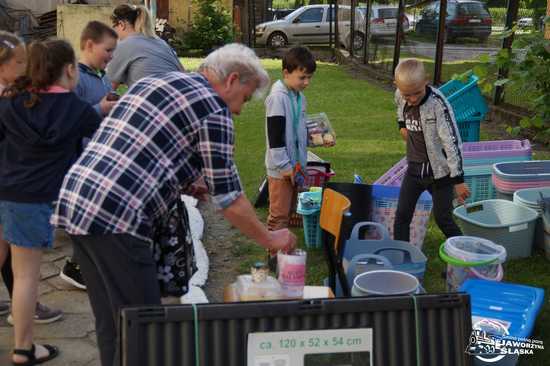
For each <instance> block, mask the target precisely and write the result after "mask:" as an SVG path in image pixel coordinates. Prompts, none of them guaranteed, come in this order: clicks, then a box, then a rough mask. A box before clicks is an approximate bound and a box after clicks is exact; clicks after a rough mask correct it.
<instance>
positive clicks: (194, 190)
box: [183, 177, 209, 201]
mask: <svg viewBox="0 0 550 366" xmlns="http://www.w3.org/2000/svg"><path fill="white" fill-rule="evenodd" d="M183 193H185V194H186V195H188V196H193V197H195V198H196V199H198V200H199V201H206V200H208V193H209V191H208V186H207V185H206V183H205V182H204V179H203V178H202V177H200V178H199V179H197V180H196V181H194V182H193V183H191V184H190V185H189V187H187V189H186V190H185V192H183Z"/></svg>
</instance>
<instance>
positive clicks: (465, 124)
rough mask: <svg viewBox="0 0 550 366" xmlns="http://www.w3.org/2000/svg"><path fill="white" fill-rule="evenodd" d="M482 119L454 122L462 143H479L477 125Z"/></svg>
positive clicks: (474, 118) (475, 118)
mask: <svg viewBox="0 0 550 366" xmlns="http://www.w3.org/2000/svg"><path fill="white" fill-rule="evenodd" d="M482 119H483V117H471V118H470V119H469V120H462V121H461V120H458V118H457V120H456V125H457V127H458V131H459V132H460V137H461V138H462V141H463V142H476V141H479V124H480V122H481V120H482Z"/></svg>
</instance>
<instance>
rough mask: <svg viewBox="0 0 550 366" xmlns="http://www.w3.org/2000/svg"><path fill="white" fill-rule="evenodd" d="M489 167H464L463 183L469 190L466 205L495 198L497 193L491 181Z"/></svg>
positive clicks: (490, 167)
mask: <svg viewBox="0 0 550 366" xmlns="http://www.w3.org/2000/svg"><path fill="white" fill-rule="evenodd" d="M492 172H493V167H492V166H491V165H475V166H464V182H465V183H466V184H467V185H468V188H469V189H470V197H469V198H468V199H467V200H466V203H473V202H478V201H484V200H490V199H493V198H496V197H497V191H496V189H495V186H494V185H493V180H492V178H491V177H492Z"/></svg>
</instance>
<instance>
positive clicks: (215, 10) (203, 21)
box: [184, 0, 234, 52]
mask: <svg viewBox="0 0 550 366" xmlns="http://www.w3.org/2000/svg"><path fill="white" fill-rule="evenodd" d="M193 3H194V9H196V10H195V11H196V13H195V16H194V17H193V24H191V30H190V31H188V32H187V33H185V37H184V42H185V44H186V45H187V48H189V49H200V50H203V51H206V52H208V51H210V50H212V49H215V48H217V47H220V46H223V45H224V44H227V43H230V42H232V41H233V37H234V31H233V23H232V20H231V15H230V14H229V12H227V11H226V10H225V9H224V8H223V6H222V4H221V1H220V0H193Z"/></svg>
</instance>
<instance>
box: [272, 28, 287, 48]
mask: <svg viewBox="0 0 550 366" xmlns="http://www.w3.org/2000/svg"><path fill="white" fill-rule="evenodd" d="M287 44H288V39H287V38H286V35H285V34H284V33H282V32H273V33H271V34H270V35H269V37H268V38H267V46H268V47H271V48H282V47H286V45H287Z"/></svg>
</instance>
